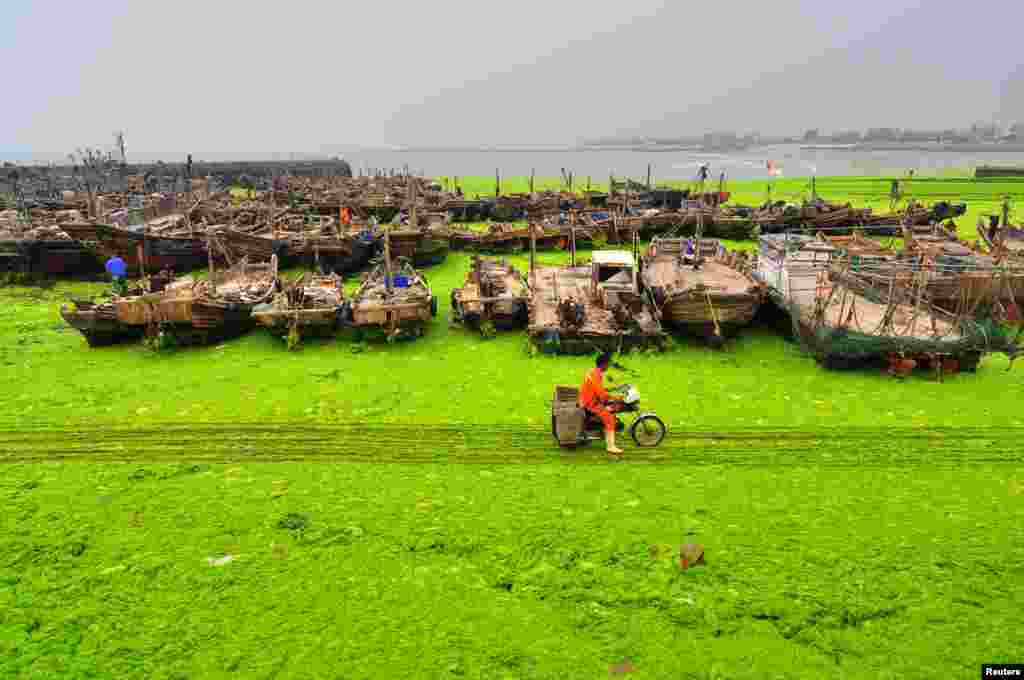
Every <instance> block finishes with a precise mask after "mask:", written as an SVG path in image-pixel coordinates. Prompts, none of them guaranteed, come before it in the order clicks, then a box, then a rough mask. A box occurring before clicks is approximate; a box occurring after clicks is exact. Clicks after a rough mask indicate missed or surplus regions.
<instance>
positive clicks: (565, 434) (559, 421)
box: [551, 386, 583, 445]
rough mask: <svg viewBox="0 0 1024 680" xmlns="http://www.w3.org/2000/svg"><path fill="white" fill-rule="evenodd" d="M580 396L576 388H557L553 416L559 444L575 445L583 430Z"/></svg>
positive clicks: (552, 407) (552, 404)
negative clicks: (578, 401)
mask: <svg viewBox="0 0 1024 680" xmlns="http://www.w3.org/2000/svg"><path fill="white" fill-rule="evenodd" d="M579 394H580V391H579V389H578V388H576V387H563V386H558V387H555V398H554V400H553V401H552V402H551V415H552V417H553V418H554V420H555V436H556V437H557V438H558V443H559V444H563V445H569V444H575V443H576V440H577V438H578V437H579V436H580V432H581V431H582V430H583V409H582V408H580V407H579V404H578V403H577V400H578V399H579Z"/></svg>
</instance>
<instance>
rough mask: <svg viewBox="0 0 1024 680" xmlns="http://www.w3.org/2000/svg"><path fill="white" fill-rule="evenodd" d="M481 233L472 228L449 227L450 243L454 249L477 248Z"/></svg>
mask: <svg viewBox="0 0 1024 680" xmlns="http://www.w3.org/2000/svg"><path fill="white" fill-rule="evenodd" d="M480 237H481V233H480V232H478V231H473V230H472V229H449V230H448V245H449V247H450V248H451V249H452V250H476V249H477V247H478V246H479V245H480Z"/></svg>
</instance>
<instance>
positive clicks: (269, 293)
mask: <svg viewBox="0 0 1024 680" xmlns="http://www.w3.org/2000/svg"><path fill="white" fill-rule="evenodd" d="M278 290H280V281H279V280H278V273H277V257H276V256H271V259H270V262H269V263H263V264H249V261H248V260H247V259H245V258H243V259H242V260H241V261H239V262H237V263H235V265H234V266H232V267H231V268H230V269H228V270H226V271H211V272H210V276H209V278H208V279H200V280H196V279H193V278H192V277H191V276H185V277H180V278H177V279H175V280H174V281H172V282H170V283H169V284H168V285H167V286H166V288H164V289H163V290H162V291H160V292H151V293H146V294H143V295H138V296H130V297H125V298H118V299H116V300H115V306H116V308H117V318H118V320H119V321H121V322H122V323H125V324H129V325H133V326H142V327H144V328H145V329H146V334H147V337H148V338H149V339H150V340H152V341H153V342H154V343H155V344H156V345H157V346H164V345H165V344H180V345H192V344H206V343H210V342H217V341H220V340H224V339H227V338H231V337H235V336H238V335H241V334H243V333H245V332H247V331H248V330H250V329H252V328H253V327H254V326H255V325H256V321H255V320H254V319H253V317H252V311H253V309H254V308H255V307H256V306H257V305H260V304H263V303H265V302H268V301H269V300H270V299H271V298H272V297H273V295H274V293H275V292H277V291H278Z"/></svg>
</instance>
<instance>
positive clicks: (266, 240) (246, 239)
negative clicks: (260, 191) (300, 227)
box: [206, 226, 288, 267]
mask: <svg viewBox="0 0 1024 680" xmlns="http://www.w3.org/2000/svg"><path fill="white" fill-rule="evenodd" d="M206 235H207V238H208V239H209V240H210V241H211V243H212V245H213V246H214V247H215V250H216V251H217V252H218V253H219V255H220V256H221V257H222V258H223V259H224V261H225V262H226V263H227V265H228V266H229V267H230V266H231V265H233V264H234V263H235V262H238V261H240V260H242V258H248V260H249V261H250V262H266V261H268V260H270V258H271V257H272V256H274V255H277V259H278V262H279V263H284V262H287V258H288V241H287V240H286V239H279V238H274V236H273V232H272V231H270V230H267V229H265V228H263V229H261V230H259V231H243V230H241V229H235V228H231V227H228V226H212V227H208V228H207V229H206Z"/></svg>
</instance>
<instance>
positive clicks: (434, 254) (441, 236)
mask: <svg viewBox="0 0 1024 680" xmlns="http://www.w3.org/2000/svg"><path fill="white" fill-rule="evenodd" d="M390 238H391V254H392V256H393V257H396V258H399V257H404V258H406V259H408V260H409V261H410V262H411V263H412V265H413V266H414V267H430V266H433V265H437V264H441V263H442V262H444V261H445V259H446V258H447V257H448V251H449V249H450V247H451V246H450V245H449V243H448V235H447V233H444V232H443V231H441V230H439V229H437V228H434V227H409V226H404V227H398V228H391V229H390Z"/></svg>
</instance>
